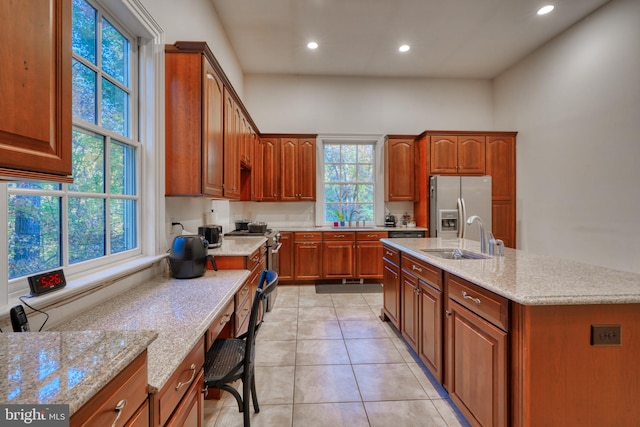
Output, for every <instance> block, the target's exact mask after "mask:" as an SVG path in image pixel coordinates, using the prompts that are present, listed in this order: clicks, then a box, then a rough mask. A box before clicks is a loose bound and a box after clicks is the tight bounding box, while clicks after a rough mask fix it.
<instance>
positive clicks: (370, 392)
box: [352, 363, 428, 401]
mask: <svg viewBox="0 0 640 427" xmlns="http://www.w3.org/2000/svg"><path fill="white" fill-rule="evenodd" d="M352 366H353V371H354V372H355V375H356V380H357V381H358V387H359V388H360V393H361V394H362V400H364V401H378V400H414V399H427V398H428V396H427V393H425V391H424V389H423V388H422V386H421V385H420V383H419V382H418V380H417V379H416V377H415V375H413V372H411V369H409V367H408V366H407V364H406V363H386V364H370V365H352Z"/></svg>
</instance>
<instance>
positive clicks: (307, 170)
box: [280, 138, 316, 201]
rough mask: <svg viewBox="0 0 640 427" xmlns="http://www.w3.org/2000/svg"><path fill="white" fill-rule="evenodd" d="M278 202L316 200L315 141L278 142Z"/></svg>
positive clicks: (288, 140)
mask: <svg viewBox="0 0 640 427" xmlns="http://www.w3.org/2000/svg"><path fill="white" fill-rule="evenodd" d="M280 200H282V201H314V200H316V140H315V139H311V138H282V139H281V140H280Z"/></svg>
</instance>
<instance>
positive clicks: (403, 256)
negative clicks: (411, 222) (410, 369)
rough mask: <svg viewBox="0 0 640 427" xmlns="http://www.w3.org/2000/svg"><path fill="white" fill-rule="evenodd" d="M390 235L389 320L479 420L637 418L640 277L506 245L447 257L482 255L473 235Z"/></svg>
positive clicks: (611, 421) (608, 421)
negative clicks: (485, 254) (500, 251)
mask: <svg viewBox="0 0 640 427" xmlns="http://www.w3.org/2000/svg"><path fill="white" fill-rule="evenodd" d="M382 242H383V244H384V247H385V266H388V267H386V268H387V270H388V271H391V273H393V272H394V271H395V272H396V273H395V274H396V276H397V278H396V276H394V275H393V274H391V273H390V274H389V275H385V281H384V285H385V311H387V312H385V313H383V317H384V318H385V319H391V320H392V321H393V317H392V316H391V315H393V314H398V317H397V319H396V322H395V323H394V324H396V326H398V329H399V330H400V331H401V333H402V335H403V337H405V340H406V341H407V343H408V344H409V345H411V346H412V347H414V349H415V350H416V352H417V353H418V354H419V355H420V357H421V359H423V360H425V364H426V365H427V367H429V369H430V370H431V371H432V372H433V373H434V375H435V376H436V378H441V381H442V383H443V385H444V387H445V388H446V389H447V391H448V392H449V394H450V396H451V398H452V400H453V401H454V402H455V403H456V405H457V406H458V407H459V408H460V410H461V411H462V413H463V414H464V415H465V416H466V418H467V419H468V420H469V421H470V422H471V423H472V424H474V425H513V426H538V425H545V426H546V425H591V426H602V425H616V426H632V425H638V424H637V423H638V420H640V409H639V407H638V405H637V399H638V397H640V367H639V366H638V363H637V360H638V355H639V354H640V275H638V274H634V273H628V272H621V271H615V270H611V269H607V268H603V267H597V266H593V265H587V264H583V263H579V262H574V261H567V260H561V259H558V258H554V257H547V256H543V255H536V254H530V253H527V252H524V251H520V250H513V249H508V248H507V249H505V253H504V256H503V257H498V256H494V257H491V258H488V259H462V260H461V259H444V258H442V257H441V255H442V254H441V253H440V254H438V250H443V249H460V250H467V251H471V252H472V253H479V252H480V249H479V243H478V242H474V241H469V240H460V239H401V240H394V239H383V240H382ZM425 249H426V250H427V251H425ZM396 255H397V257H396V258H394V257H395V256H396ZM394 268H395V270H393V269H394ZM389 269H391V270H389ZM394 278H396V279H397V280H396V279H394ZM389 286H396V289H395V290H393V291H391V292H388V291H389V289H387V288H388V287H389ZM394 296H395V297H396V300H395V301H393V302H390V301H388V299H389V298H391V297H394ZM388 297H389V298H388ZM393 304H397V305H395V306H394V305H393ZM394 307H399V309H398V310H397V312H396V311H394ZM387 308H388V310H387ZM438 373H440V377H438V375H437V374H438Z"/></svg>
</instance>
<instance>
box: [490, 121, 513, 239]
mask: <svg viewBox="0 0 640 427" xmlns="http://www.w3.org/2000/svg"><path fill="white" fill-rule="evenodd" d="M486 157H487V164H486V174H487V175H491V199H492V204H491V207H492V210H491V217H492V224H491V227H492V232H493V235H494V236H495V238H496V239H502V240H503V241H504V244H505V246H507V247H510V248H515V247H516V140H515V135H514V134H506V135H497V136H487V146H486Z"/></svg>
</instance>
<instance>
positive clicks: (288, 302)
mask: <svg viewBox="0 0 640 427" xmlns="http://www.w3.org/2000/svg"><path fill="white" fill-rule="evenodd" d="M297 306H298V294H294V293H288V294H287V293H284V292H280V291H279V290H278V296H277V297H276V302H275V305H274V308H275V307H297Z"/></svg>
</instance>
